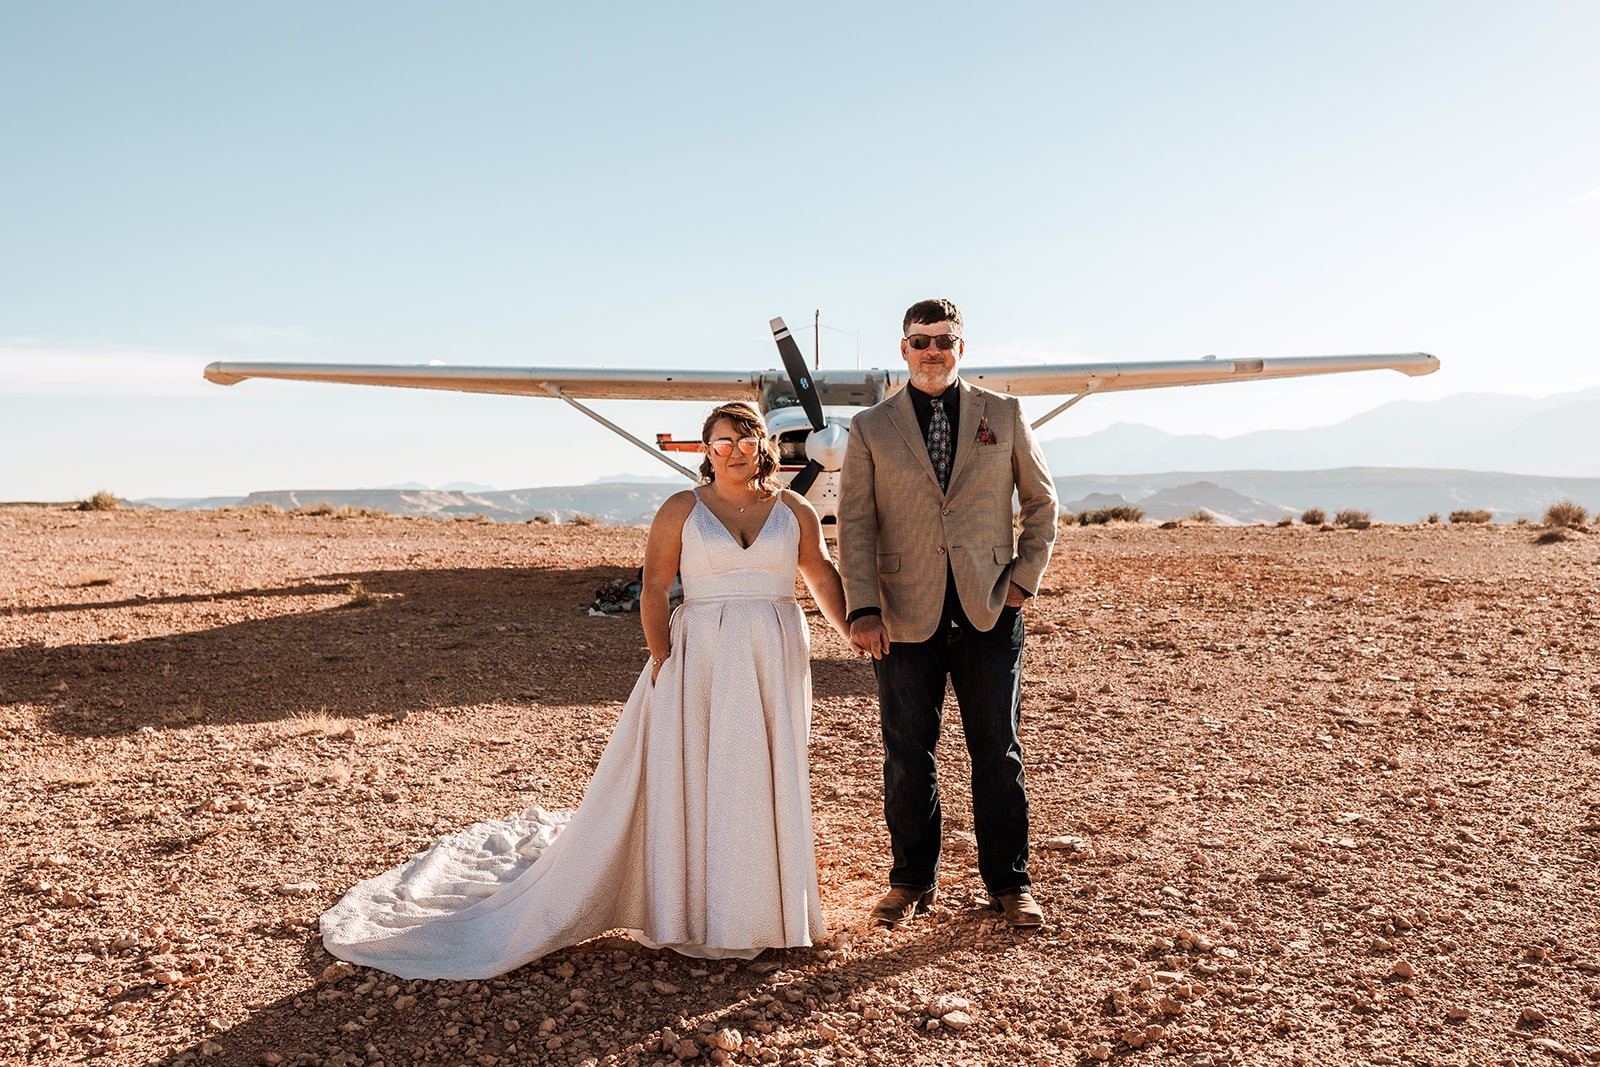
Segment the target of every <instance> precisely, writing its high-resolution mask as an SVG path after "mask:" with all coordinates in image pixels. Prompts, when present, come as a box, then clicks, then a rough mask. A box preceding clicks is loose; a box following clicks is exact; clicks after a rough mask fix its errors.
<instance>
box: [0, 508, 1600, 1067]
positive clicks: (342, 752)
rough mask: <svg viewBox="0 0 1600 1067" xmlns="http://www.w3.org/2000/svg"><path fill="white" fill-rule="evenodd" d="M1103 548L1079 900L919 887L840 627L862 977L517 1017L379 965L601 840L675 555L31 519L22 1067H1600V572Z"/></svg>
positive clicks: (620, 959)
mask: <svg viewBox="0 0 1600 1067" xmlns="http://www.w3.org/2000/svg"><path fill="white" fill-rule="evenodd" d="M1539 534H1540V531H1539V530H1538V529H1536V528H1532V527H1518V526H1504V525H1500V526H1473V527H1463V526H1449V525H1438V526H1375V527H1373V528H1370V529H1366V530H1342V529H1341V530H1319V529H1311V528H1306V527H1303V526H1298V525H1297V526H1294V527H1289V528H1280V527H1264V526H1263V527H1244V528H1224V527H1220V526H1204V525H1189V526H1184V527H1181V528H1178V529H1168V530H1163V529H1156V528H1154V527H1151V526H1119V527H1067V528H1063V530H1062V536H1061V539H1060V541H1059V542H1058V548H1057V552H1056V556H1055V561H1054V563H1053V564H1052V566H1051V569H1050V572H1049V574H1048V576H1047V581H1046V586H1045V589H1044V590H1043V592H1042V594H1041V595H1040V596H1039V597H1038V598H1037V599H1036V600H1035V601H1034V602H1033V603H1032V604H1031V605H1030V607H1029V609H1028V612H1029V626H1030V635H1029V639H1028V640H1029V646H1028V652H1027V661H1026V669H1027V675H1028V680H1027V685H1026V694H1025V705H1024V744H1025V746H1026V752H1027V760H1028V764H1027V773H1028V782H1029V787H1030V792H1031V796H1032V802H1033V819H1034V821H1033V828H1034V829H1033V837H1034V845H1035V853H1034V875H1035V879H1036V886H1035V889H1036V894H1037V896H1038V897H1039V899H1040V901H1041V903H1042V904H1043V905H1044V906H1045V908H1046V909H1047V912H1048V922H1047V924H1046V925H1045V926H1044V928H1043V929H1042V930H1040V931H1038V932H1036V933H1016V932H1013V931H1012V930H1010V929H1009V928H1006V927H1004V926H1003V925H1000V924H998V923H997V922H996V921H995V917H994V916H993V914H992V913H991V912H989V911H986V910H985V909H984V908H983V906H982V905H983V894H982V889H981V886H980V885H979V883H978V881H977V877H976V871H975V870H974V867H973V861H974V854H973V850H972V846H971V841H972V839H971V835H970V829H971V820H970V802H969V798H968V795H967V792H966V789H965V787H964V784H963V782H964V778H965V774H966V768H965V764H964V752H963V748H962V744H961V740H960V736H959V734H960V727H959V722H958V721H956V720H954V719H953V718H952V721H951V722H950V723H949V724H948V730H947V733H946V737H945V742H944V745H943V747H942V759H943V761H944V762H943V766H944V769H945V785H946V793H947V800H946V811H947V815H948V817H949V825H948V828H947V844H948V852H947V860H946V864H945V869H944V872H943V876H942V889H943V897H942V900H941V905H940V906H939V907H938V908H937V909H936V910H935V911H934V912H933V913H931V914H929V915H927V916H924V917H922V918H920V919H919V920H918V921H916V922H914V923H912V924H910V925H908V926H906V927H904V928H902V929H898V930H883V929H877V928H874V927H872V926H871V925H869V924H868V923H867V922H866V920H865V911H866V909H867V907H868V906H870V904H871V902H872V901H873V899H874V898H875V897H876V895H877V893H878V892H879V890H880V888H881V882H882V878H883V872H884V870H885V866H886V862H885V858H886V855H887V851H888V847H887V841H886V838H885V834H884V832H883V829H882V824H881V820H880V815H879V805H880V782H879V769H880V764H879V759H880V757H879V749H878V743H877V738H876V734H877V727H876V705H875V701H874V699H873V696H872V681H871V673H870V670H869V668H868V667H867V666H866V665H865V664H864V663H863V662H861V661H858V660H855V659H853V658H852V657H851V656H850V655H849V652H848V649H847V648H846V647H845V646H844V645H843V643H842V642H841V641H839V640H838V639H837V638H836V637H835V636H834V635H832V634H831V633H829V632H828V631H827V630H826V629H825V628H824V627H823V626H822V625H821V624H820V620H815V617H814V626H813V633H814V635H815V644H814V653H815V660H814V668H815V691H816V707H815V718H814V725H813V737H812V763H813V768H814V771H813V782H812V787H813V794H814V802H815V808H816V833H817V849H818V862H819V865H820V868H821V877H822V893H823V903H824V910H825V915H826V918H827V921H828V924H829V927H830V936H829V938H828V939H827V940H826V941H825V942H824V943H822V944H820V945H818V946H816V947H815V948H812V949H806V950H789V951H783V952H768V953H766V954H764V955H763V956H761V957H759V958H758V959H756V960H754V961H751V962H731V963H724V962H718V963H709V964H708V963H706V962H704V961H696V960H689V959H683V958H680V957H676V956H674V955H672V954H671V953H660V952H654V951H649V950H646V949H644V948H641V947H639V946H637V945H635V944H634V943H632V942H630V941H628V940H626V939H625V938H621V937H604V938H600V939H597V940H594V941H591V942H587V943H585V944H582V945H579V946H576V947H574V948H572V949H569V950H565V951H562V952H558V953H556V954H554V955H552V956H549V957H547V958H545V959H542V960H540V961H537V962H536V963H533V964H531V965H529V966H527V967H524V968H522V969H520V970H518V971H515V972H513V973H511V974H508V975H505V976H503V977H502V978H499V979H495V980H493V981H487V982H462V983H457V982H410V981H400V980H396V979H393V978H390V977H389V976H387V975H384V974H381V973H377V972H372V971H366V970H360V969H354V970H352V969H351V968H349V967H346V966H343V965H339V964H336V963H335V961H333V960H332V959H331V958H330V957H329V956H328V955H327V954H326V953H324V952H323V950H322V948H321V946H320V944H319V942H318V939H317V934H316V920H317V916H318V914H319V912H320V911H321V910H322V909H324V908H325V907H326V906H328V905H329V904H330V903H332V902H333V901H334V900H336V899H337V898H338V896H339V895H340V894H341V893H342V892H343V890H344V889H345V888H346V887H347V886H349V885H350V884H351V883H353V882H354V881H356V880H358V879H361V878H363V877H366V876H369V875H372V874H374V873H376V872H378V871H380V870H382V869H384V868H386V867H389V866H391V865H394V864H396V863H398V862H400V861H402V860H404V859H405V858H406V857H407V856H409V855H411V854H412V853H413V852H415V851H417V850H418V849H419V848H421V847H422V846H423V845H424V844H425V843H426V842H427V841H428V840H429V839H430V838H432V837H434V836H436V835H439V834H443V833H447V832H450V831H452V830H455V829H458V828H460V827H461V826H463V825H465V824H467V823H470V822H472V821H474V820H476V819H478V818H481V817H485V816H490V815H501V814H505V813H506V812H509V811H513V810H518V809H520V808H522V807H524V806H526V805H528V804H531V803H539V804H542V805H544V806H546V807H570V806H573V805H575V804H576V803H577V802H578V800H579V799H580V797H581V796H582V792H583V789H584V785H585V782H586V780H587V778H588V776H589V773H590V770H591V768H592V767H593V766H594V764H595V762H596V760H597V758H598V756H599V754H600V751H601V749H602V748H603V746H604V745H605V742H606V737H607V731H608V728H609V726H610V725H611V723H612V722H613V720H614V718H615V716H616V714H617V711H618V709H619V707H620V701H621V700H622V699H623V697H624V696H625V695H626V693H627V691H628V689H629V687H630V685H631V683H632V681H633V680H634V678H635V677H636V675H637V673H638V671H639V670H640V668H641V667H642V666H643V663H644V652H643V647H642V642H641V639H640V635H639V629H638V621H637V618H636V617H631V616H630V617H620V618H610V617H596V616H592V615H590V614H588V607H589V605H590V603H591V601H592V599H593V597H594V592H595V590H596V588H597V587H598V586H600V585H601V584H602V583H604V582H606V581H608V580H611V579H614V578H619V577H620V578H625V577H629V576H631V575H632V573H633V571H634V569H635V568H636V567H637V566H638V562H639V559H640V555H641V551H642V548H643V544H644V530H643V529H642V528H637V527H629V528H624V527H592V526H591V527H577V526H560V527H557V526H542V525H526V524H518V525H493V524H485V523H473V522H441V521H436V520H431V519H402V518H390V517H348V518H340V517H338V516H334V515H324V516H304V515H289V514H272V513H264V512H226V511H224V512H196V513H179V512H134V511H102V512H76V511H70V510H66V509H62V508H41V507H12V508H0V771H3V780H4V786H3V787H0V822H3V824H4V827H5V833H4V844H3V855H4V866H3V871H0V879H3V892H4V901H5V908H4V912H3V914H0V1061H3V1062H4V1063H12V1064H70V1063H80V1062H89V1061H94V1062H97V1063H106V1064H146V1063H163V1064H292V1065H302V1064H303V1065H311V1064H321V1065H329V1067H357V1065H362V1067H377V1065H379V1064H384V1065H394V1067H398V1065H403V1064H416V1063H440V1064H469V1065H498V1064H520V1063H549V1064H589V1065H593V1064H648V1063H674V1064H676V1063H679V1062H682V1061H684V1060H687V1061H690V1062H694V1063H704V1062H715V1063H751V1064H754V1063H805V1064H825V1063H838V1064H853V1063H860V1064H883V1065H888V1064H930V1065H933V1064H937V1065H952V1064H991V1063H993V1064H1009V1063H1049V1064H1093V1063H1097V1062H1102V1061H1105V1062H1111V1063H1118V1064H1157V1063H1161V1064H1166V1063H1182V1064H1192V1065H1205V1064H1214V1065H1215V1064H1463V1065H1465V1064H1481V1065H1490V1064H1545V1063H1551V1064H1559V1063H1600V892H1597V890H1600V848H1597V846H1600V782H1597V771H1600V716H1597V714H1596V703H1597V696H1600V657H1597V650H1596V644H1597V637H1600V634H1597V630H1596V627H1597V623H1600V592H1597V587H1596V581H1597V578H1600V539H1597V537H1596V536H1594V535H1590V534H1586V533H1582V532H1578V533H1573V534H1571V535H1570V536H1568V537H1567V539H1565V540H1560V541H1552V542H1550V543H1542V544H1541V543H1539Z"/></svg>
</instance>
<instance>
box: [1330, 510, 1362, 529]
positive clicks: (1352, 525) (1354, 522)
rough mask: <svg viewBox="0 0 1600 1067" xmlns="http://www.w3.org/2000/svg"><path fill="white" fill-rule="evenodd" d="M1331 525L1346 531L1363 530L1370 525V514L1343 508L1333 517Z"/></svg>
mask: <svg viewBox="0 0 1600 1067" xmlns="http://www.w3.org/2000/svg"><path fill="white" fill-rule="evenodd" d="M1333 524H1334V525H1335V526H1343V527H1344V528H1345V529H1347V530H1365V529H1366V528H1367V527H1368V526H1371V525H1372V512H1370V511H1357V510H1356V509H1355V508H1345V509H1344V510H1343V511H1341V512H1339V513H1338V514H1337V515H1335V516H1334V517H1333Z"/></svg>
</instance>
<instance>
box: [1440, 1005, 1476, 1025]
mask: <svg viewBox="0 0 1600 1067" xmlns="http://www.w3.org/2000/svg"><path fill="white" fill-rule="evenodd" d="M1444 1014H1445V1018H1447V1019H1455V1020H1457V1021H1458V1022H1459V1021H1460V1020H1462V1019H1468V1018H1471V1017H1472V1013H1471V1012H1470V1011H1468V1010H1467V1009H1466V1008H1465V1007H1463V1006H1462V1005H1460V1004H1452V1005H1450V1006H1449V1007H1448V1008H1446V1009H1445V1010H1444Z"/></svg>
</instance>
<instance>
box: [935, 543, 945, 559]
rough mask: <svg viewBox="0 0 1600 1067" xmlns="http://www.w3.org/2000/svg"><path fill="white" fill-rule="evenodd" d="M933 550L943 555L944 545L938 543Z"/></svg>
mask: <svg viewBox="0 0 1600 1067" xmlns="http://www.w3.org/2000/svg"><path fill="white" fill-rule="evenodd" d="M935 551H936V552H938V553H939V555H941V556H942V555H944V546H943V545H940V546H939V547H938V548H937V549H935Z"/></svg>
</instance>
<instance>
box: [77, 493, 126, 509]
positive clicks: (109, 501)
mask: <svg viewBox="0 0 1600 1067" xmlns="http://www.w3.org/2000/svg"><path fill="white" fill-rule="evenodd" d="M121 506H122V499H121V498H120V497H118V496H117V494H115V493H108V492H106V491H105V490H104V489H101V490H100V491H99V492H97V493H95V495H94V496H92V497H90V498H89V499H88V500H80V501H78V506H77V507H76V508H75V509H74V510H75V511H115V510H117V509H118V508H120V507H121Z"/></svg>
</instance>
